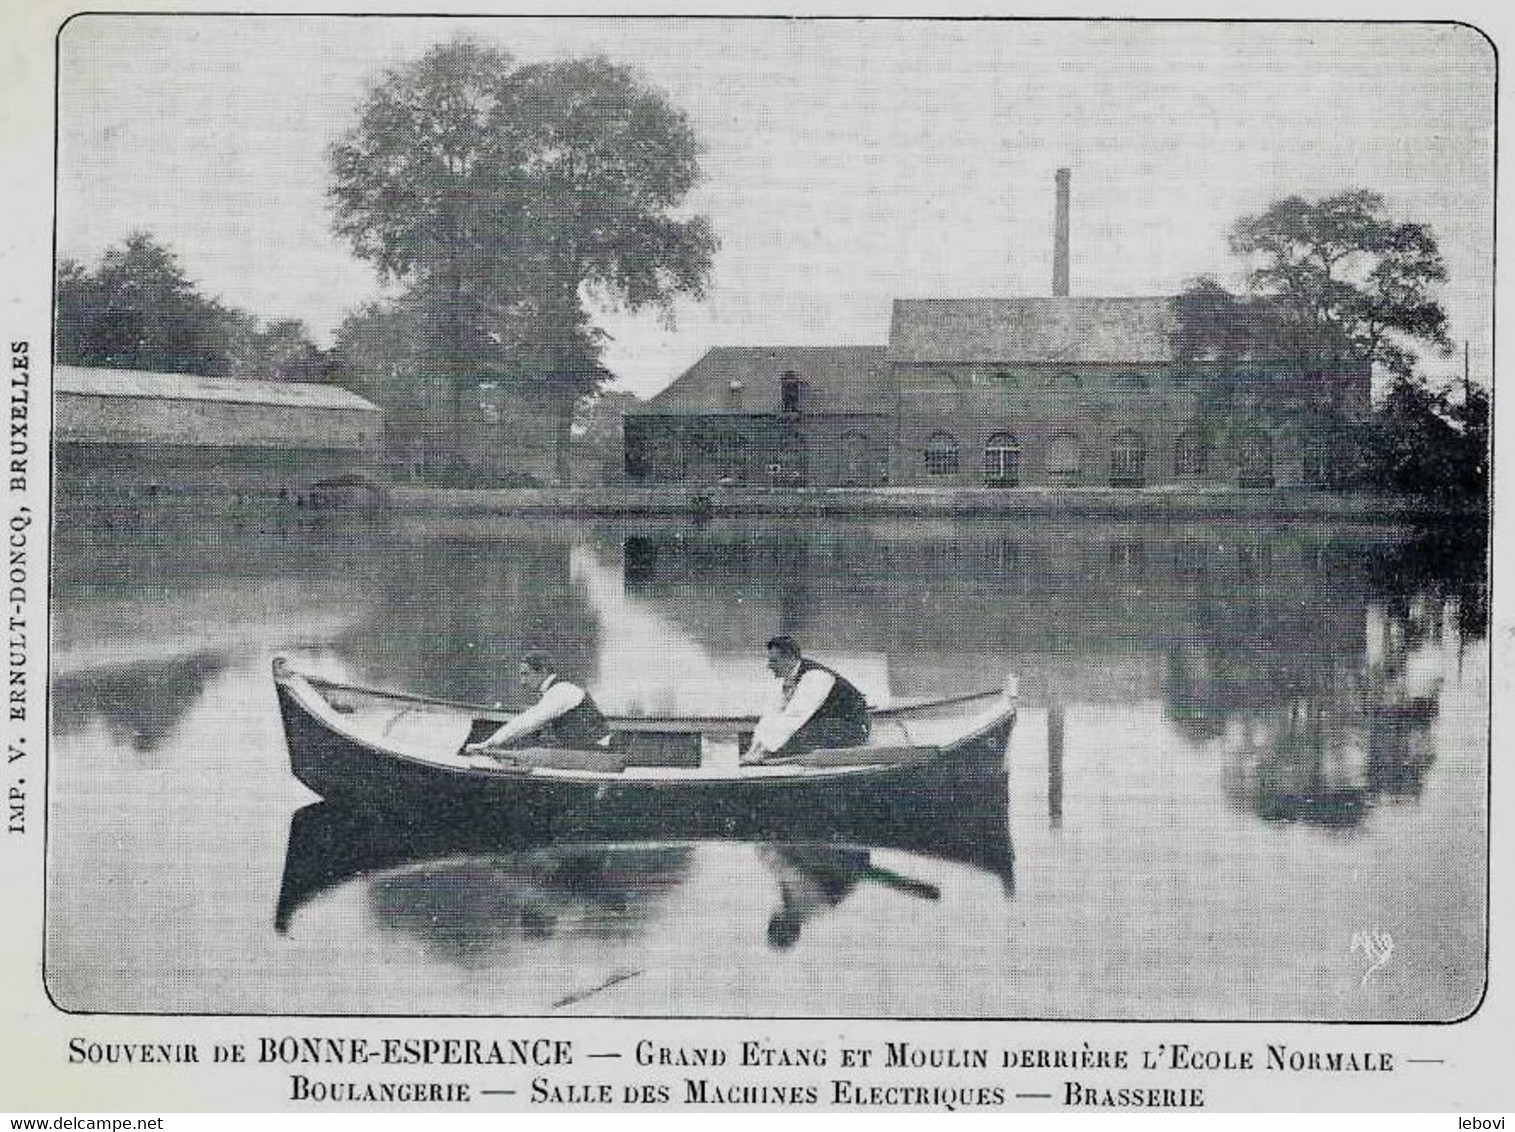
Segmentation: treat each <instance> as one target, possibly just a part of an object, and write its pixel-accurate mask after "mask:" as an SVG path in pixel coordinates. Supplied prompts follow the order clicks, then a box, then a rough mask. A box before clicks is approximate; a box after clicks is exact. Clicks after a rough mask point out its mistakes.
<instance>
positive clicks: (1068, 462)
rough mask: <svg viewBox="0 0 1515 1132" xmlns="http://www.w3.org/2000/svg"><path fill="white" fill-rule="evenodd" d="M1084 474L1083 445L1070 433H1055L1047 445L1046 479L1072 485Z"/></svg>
mask: <svg viewBox="0 0 1515 1132" xmlns="http://www.w3.org/2000/svg"><path fill="white" fill-rule="evenodd" d="M1083 473H1084V453H1083V445H1081V444H1080V443H1079V439H1078V435H1077V434H1076V433H1072V432H1055V433H1053V434H1052V437H1051V439H1050V440H1049V441H1048V444H1047V478H1048V479H1051V480H1056V481H1058V482H1060V483H1073V482H1075V481H1076V480H1078V478H1079V477H1080V476H1082V475H1083Z"/></svg>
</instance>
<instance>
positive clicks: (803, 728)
mask: <svg viewBox="0 0 1515 1132" xmlns="http://www.w3.org/2000/svg"><path fill="white" fill-rule="evenodd" d="M768 671H770V672H772V673H773V674H774V675H775V676H777V677H778V678H779V680H780V681H781V684H780V686H779V693H778V699H777V701H776V702H775V703H774V705H773V706H772V708H770V710H769V711H768V712H766V713H765V714H764V715H763V717H762V718H761V719H759V720H758V722H757V726H756V727H755V728H754V729H753V732H752V745H751V746H749V747H748V748H747V751H746V753H745V754H744V755H743V756H742V762H743V763H747V764H750V763H759V762H772V761H782V760H784V759H789V758H793V757H795V756H797V755H802V754H804V753H805V752H807V751H813V750H815V749H816V748H817V747H856V746H858V745H859V744H861V743H864V742H866V741H867V739H868V730H869V723H868V701H867V700H866V699H865V698H864V697H863V693H862V692H860V691H858V690H857V688H856V687H854V686H853V685H852V683H851V682H850V681H848V680H847V679H846V677H844V676H842V675H840V674H839V673H837V672H834V671H833V670H832V669H830V668H827V667H826V666H825V665H824V664H817V663H816V662H815V661H813V660H811V659H810V658H809V657H806V656H804V655H802V654H801V652H800V646H799V645H798V644H796V643H795V641H794V638H792V637H774V638H773V639H772V640H771V641H769V642H768Z"/></svg>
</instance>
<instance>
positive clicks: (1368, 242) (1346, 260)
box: [1230, 189, 1451, 376]
mask: <svg viewBox="0 0 1515 1132" xmlns="http://www.w3.org/2000/svg"><path fill="white" fill-rule="evenodd" d="M1385 208H1386V206H1385V202H1384V199H1383V197H1382V196H1380V195H1379V194H1378V193H1375V192H1371V191H1369V190H1367V189H1353V190H1351V191H1350V192H1345V193H1341V194H1338V195H1336V196H1331V197H1324V198H1322V199H1321V200H1318V201H1313V202H1312V201H1307V200H1305V199H1304V198H1302V197H1297V196H1290V197H1285V198H1284V199H1282V200H1278V201H1275V202H1273V204H1271V205H1269V206H1268V208H1267V209H1266V210H1265V211H1263V212H1261V213H1259V214H1258V215H1256V216H1244V217H1242V218H1241V219H1239V220H1238V221H1237V222H1236V223H1235V225H1234V226H1233V227H1232V229H1231V234H1230V246H1231V250H1232V252H1234V253H1235V254H1237V255H1239V256H1242V257H1244V258H1245V259H1246V260H1247V262H1248V264H1249V266H1250V270H1249V272H1248V276H1247V287H1248V291H1249V293H1250V295H1251V296H1252V297H1254V298H1256V299H1262V300H1265V301H1266V302H1267V303H1268V304H1269V305H1270V307H1271V309H1273V310H1274V311H1276V313H1277V316H1278V318H1279V319H1280V326H1281V329H1283V330H1284V331H1285V332H1286V333H1287V343H1286V344H1287V346H1288V348H1289V349H1290V350H1291V351H1293V352H1295V353H1299V352H1306V353H1308V354H1309V355H1312V356H1313V358H1314V359H1315V360H1316V361H1318V362H1321V363H1327V364H1329V363H1332V362H1336V361H1339V360H1342V359H1352V360H1366V361H1368V362H1369V363H1370V364H1372V365H1373V366H1375V367H1382V368H1383V369H1385V370H1387V371H1388V372H1389V373H1391V374H1395V375H1398V376H1408V375H1409V374H1410V373H1411V372H1413V370H1414V366H1415V361H1416V355H1415V352H1414V349H1413V344H1414V343H1417V342H1418V343H1423V344H1425V345H1427V346H1430V347H1431V348H1433V349H1435V350H1437V351H1440V352H1442V353H1444V354H1445V353H1450V352H1451V342H1450V341H1449V340H1448V338H1447V331H1446V324H1447V316H1446V312H1445V311H1444V310H1443V309H1442V307H1441V304H1440V303H1438V302H1437V301H1436V299H1435V297H1434V295H1433V288H1434V286H1435V285H1436V284H1438V283H1441V282H1444V281H1445V280H1446V277H1447V271H1446V265H1445V264H1444V263H1443V262H1442V258H1441V251H1440V249H1439V247H1438V246H1437V242H1436V237H1435V234H1434V233H1433V232H1432V231H1431V229H1430V227H1429V226H1428V225H1425V224H1418V223H1413V222H1408V221H1397V220H1392V219H1390V218H1389V217H1388V216H1387V215H1386V212H1385Z"/></svg>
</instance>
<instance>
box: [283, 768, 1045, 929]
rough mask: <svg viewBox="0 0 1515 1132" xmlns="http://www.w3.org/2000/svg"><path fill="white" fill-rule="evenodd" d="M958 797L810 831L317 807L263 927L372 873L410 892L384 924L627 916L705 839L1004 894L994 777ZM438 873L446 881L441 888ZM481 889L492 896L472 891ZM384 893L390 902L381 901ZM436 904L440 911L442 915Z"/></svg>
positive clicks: (293, 826)
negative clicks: (956, 867)
mask: <svg viewBox="0 0 1515 1132" xmlns="http://www.w3.org/2000/svg"><path fill="white" fill-rule="evenodd" d="M964 803H965V804H964V805H963V808H962V809H961V811H960V812H959V813H958V814H957V815H956V816H955V817H954V818H953V819H951V820H936V821H926V820H918V821H905V820H901V821H896V822H892V823H882V824H880V823H877V822H867V823H847V822H841V823H832V824H830V825H828V826H818V825H816V824H814V823H809V822H805V821H801V820H797V819H787V820H785V819H767V820H749V821H735V820H728V819H721V818H718V817H714V816H710V817H704V818H700V817H686V818H684V819H651V820H646V819H638V820H628V821H616V820H605V819H599V820H595V821H593V822H583V821H568V820H564V821H559V822H556V823H553V824H551V825H541V824H537V825H532V824H530V823H519V822H514V821H511V820H505V821H502V822H498V823H489V824H465V823H458V822H453V821H431V822H418V821H415V820H399V819H398V818H396V817H394V816H393V815H389V814H385V813H383V812H380V811H375V810H371V809H362V808H356V807H348V806H342V805H338V804H334V803H332V802H316V803H313V804H312V805H309V806H306V807H304V808H303V809H301V810H298V811H297V812H296V813H295V814H294V816H293V817H292V818H291V819H290V827H289V844H288V848H287V849H286V851H285V858H284V875H283V880H282V882H281V884H280V888H279V902H278V907H277V909H276V911H275V913H274V926H275V928H276V929H277V930H278V931H280V932H283V931H286V930H287V929H288V928H289V926H290V924H291V922H292V921H293V919H294V916H295V914H296V913H297V912H298V911H299V910H300V908H302V907H303V906H304V905H306V904H307V903H309V902H310V901H311V900H313V899H315V898H316V897H317V896H319V895H320V894H321V893H323V892H328V891H330V890H332V889H335V888H338V887H340V886H342V885H343V884H346V883H347V882H349V881H351V880H353V879H354V878H357V877H369V878H373V879H374V880H375V881H379V880H382V881H383V886H382V887H383V890H384V892H385V893H388V894H390V896H393V895H394V894H396V893H400V892H402V891H404V892H409V893H410V894H411V897H413V899H411V900H409V904H408V907H409V911H404V910H398V911H394V912H393V914H392V915H391V916H390V919H392V920H393V919H396V917H398V918H400V919H405V920H406V921H407V922H410V921H411V920H413V919H414V918H415V917H416V916H418V915H421V912H419V911H417V910H416V909H418V908H424V909H426V912H425V914H426V916H428V917H430V918H431V921H432V922H434V923H441V922H444V921H447V920H448V919H449V917H453V918H455V916H454V913H455V912H459V909H460V908H461V906H462V905H464V904H467V905H469V906H470V907H474V908H478V907H489V908H492V909H493V910H494V914H496V915H501V914H503V912H502V908H504V906H506V905H509V906H510V907H511V908H512V909H513V910H514V912H515V913H516V917H515V918H516V919H517V920H518V921H519V922H520V923H521V925H522V926H523V930H525V931H526V932H527V933H528V934H529V932H530V930H531V924H532V923H533V922H545V921H543V920H542V916H543V915H544V914H545V915H548V916H549V917H550V918H552V919H553V920H556V919H561V918H562V917H563V916H564V910H563V908H561V907H557V910H556V911H553V908H554V907H555V906H557V905H561V904H563V902H564V901H581V902H582V901H585V900H587V901H589V902H591V903H596V904H598V905H602V906H603V908H604V909H609V910H610V911H611V912H613V913H614V914H615V915H616V916H619V917H622V918H624V917H632V918H635V915H636V909H637V908H639V907H642V905H644V904H645V902H646V897H647V895H648V894H649V893H656V892H662V891H666V890H667V889H668V888H669V887H671V886H672V885H675V884H677V883H679V881H680V880H681V878H682V875H683V871H684V869H685V858H686V854H685V852H684V850H687V849H688V848H689V847H690V846H692V845H695V844H698V843H701V842H710V841H722V842H751V843H757V844H759V845H761V846H764V849H763V854H764V857H765V861H766V863H768V864H769V866H770V868H774V867H775V866H777V865H782V866H784V867H785V869H787V871H788V872H789V873H790V874H794V873H799V874H805V873H807V872H808V874H809V876H810V878H811V881H810V883H812V884H814V885H819V886H821V887H822V888H823V889H824V888H827V887H828V886H829V887H830V889H831V890H832V891H838V889H837V883H838V878H839V877H840V878H842V881H843V883H844V884H848V885H855V884H856V883H857V882H859V881H869V882H876V883H881V884H886V885H888V886H890V887H892V888H895V889H897V890H900V891H904V892H907V893H909V894H910V895H913V896H916V897H922V898H926V899H932V898H934V894H933V893H931V892H930V891H929V890H930V888H931V886H930V885H927V884H925V883H924V882H920V881H916V880H913V879H911V878H909V877H905V876H902V875H900V874H898V873H894V872H891V871H890V870H887V869H883V868H881V867H879V866H877V865H876V864H875V863H874V862H873V861H872V860H871V858H870V853H871V851H872V850H875V849H893V850H903V851H906V852H910V853H914V854H916V855H919V856H922V857H929V858H933V859H937V860H944V861H949V862H955V863H958V864H964V865H968V866H970V867H972V868H976V869H980V870H982V871H984V872H987V873H990V874H991V875H993V876H994V877H996V878H997V879H998V880H999V881H1000V883H1001V885H1002V886H1003V888H1004V891H1005V893H1006V895H1007V896H1010V895H1013V894H1014V891H1015V851H1014V848H1013V847H1012V845H1011V842H1010V824H1009V802H1008V794H1007V789H1006V785H1005V780H1004V779H1003V778H1000V779H999V780H998V781H997V782H992V783H989V784H987V785H986V786H985V787H984V788H983V789H982V790H981V791H980V792H979V794H978V796H977V797H976V798H974V799H971V800H967V799H965V800H964ZM849 874H850V875H849ZM439 877H442V878H444V879H443V880H441V881H440V883H439V882H438V878H439ZM781 887H782V886H781ZM795 887H796V889H798V887H799V886H798V885H796V886H795ZM483 890H487V892H488V893H489V895H487V896H481V891H483ZM849 891H850V887H849ZM842 895H845V893H842ZM798 899H802V898H801V897H796V900H798ZM381 901H382V903H383V904H384V905H385V906H386V907H388V906H390V905H393V907H394V908H395V909H399V908H400V905H399V903H396V901H395V900H392V899H389V898H388V897H381ZM438 902H441V903H444V904H447V906H448V907H447V909H439V907H438V906H437V905H438ZM453 905H458V906H459V907H458V908H454V907H453ZM533 908H536V909H537V910H536V911H533V910H532V909H533ZM506 918H507V919H509V917H506Z"/></svg>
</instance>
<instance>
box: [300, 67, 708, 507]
mask: <svg viewBox="0 0 1515 1132" xmlns="http://www.w3.org/2000/svg"><path fill="white" fill-rule="evenodd" d="M699 150H700V146H699V144H698V140H697V139H696V137H695V135H694V131H693V130H692V128H691V127H690V125H689V122H688V120H687V119H686V118H685V116H684V114H683V113H682V112H680V111H679V110H677V109H675V108H674V107H673V106H671V105H670V104H669V103H668V101H667V100H666V98H665V97H664V96H663V94H662V93H661V92H659V91H657V90H655V89H653V88H652V87H650V86H648V85H647V84H646V83H645V82H643V81H642V79H641V78H640V77H639V76H638V75H637V74H636V73H635V72H633V71H631V70H628V69H627V68H624V67H620V66H617V65H615V64H613V63H610V62H608V61H606V60H604V59H600V58H592V59H571V60H562V61H554V62H548V63H534V64H519V65H518V64H517V63H516V62H515V61H514V60H512V59H511V57H510V56H509V55H507V54H506V53H504V52H503V51H499V50H497V49H494V48H491V47H488V46H486V45H483V44H479V43H475V42H472V41H468V40H457V41H454V42H452V43H448V44H445V45H442V46H439V47H436V48H433V49H432V50H430V51H428V52H427V53H426V54H425V55H424V56H422V57H421V58H420V59H418V60H416V61H415V62H413V63H411V64H409V65H407V66H404V67H400V68H396V69H393V70H389V71H386V72H385V73H384V74H383V75H382V76H381V77H380V78H379V80H378V81H377V82H376V83H375V84H374V86H373V87H372V88H371V89H370V91H369V92H368V94H367V96H366V97H365V98H364V100H363V102H362V104H361V105H360V107H359V110H358V122H357V124H356V125H355V126H354V127H353V128H352V129H351V130H350V131H349V132H348V133H347V134H346V135H345V136H344V137H343V138H342V139H341V140H339V141H338V142H337V143H336V144H335V145H333V146H332V148H331V151H330V161H331V168H332V184H331V188H330V197H331V201H332V205H333V209H334V213H335V224H336V230H337V232H338V233H339V234H340V235H342V236H344V237H346V238H347V239H348V240H349V241H350V242H351V244H352V247H353V249H354V251H355V252H356V253H357V254H358V255H359V256H361V257H363V258H365V259H367V260H369V261H371V262H372V263H373V264H374V266H375V268H376V269H377V271H378V272H379V274H380V276H381V278H383V279H385V280H389V281H393V282H396V283H399V284H400V285H401V286H402V287H403V288H404V290H405V295H406V299H407V300H408V303H409V304H410V305H411V306H412V307H413V308H414V309H415V310H417V311H418V312H419V313H420V317H419V325H420V332H419V333H420V335H421V344H420V346H421V353H422V355H423V357H424V358H425V360H426V367H427V369H428V371H429V372H430V373H431V374H433V375H435V377H436V378H437V379H439V380H440V381H442V382H444V383H445V384H447V385H449V386H450V387H451V392H452V405H453V411H454V413H455V414H456V413H460V412H461V411H462V401H463V394H464V391H465V390H466V389H467V388H469V387H470V386H471V385H473V384H475V383H477V381H478V380H479V379H480V378H481V377H490V376H493V375H501V376H504V375H510V376H516V377H520V376H525V377H530V378H533V379H535V381H536V383H537V387H538V388H539V389H540V390H541V393H542V397H543V401H544V404H545V405H547V406H548V407H550V409H551V411H552V413H553V415H554V419H555V421H556V439H557V453H558V459H557V471H558V476H559V478H560V479H562V480H564V481H566V480H567V478H568V475H569V467H568V451H569V449H568V445H569V437H570V424H571V421H572V416H573V406H574V404H575V402H576V401H577V400H578V399H579V397H580V396H582V395H583V394H585V393H586V392H589V391H591V390H592V389H593V388H594V386H595V385H596V383H597V382H598V381H599V379H600V375H601V373H602V370H601V369H600V367H599V364H598V363H599V352H600V347H601V344H602V338H603V336H602V334H601V332H600V330H599V329H598V327H597V326H596V325H595V322H594V318H593V315H592V311H593V309H594V308H595V307H596V306H597V305H599V304H603V303H614V304H618V305H620V306H622V307H624V308H626V309H629V310H641V309H645V308H655V309H658V310H660V311H661V312H663V313H664V314H665V315H666V314H670V313H671V311H672V306H673V303H674V301H675V300H676V299H677V298H678V297H679V296H680V295H690V296H693V297H699V296H701V295H702V294H703V290H704V286H705V282H706V279H707V277H708V275H709V271H710V265H711V261H712V257H713V255H714V251H715V247H716V241H715V238H714V235H713V233H712V231H711V229H710V226H709V223H708V222H707V221H706V220H705V219H704V218H703V217H697V216H695V217H685V216H681V215H679V213H678V209H679V207H680V206H681V204H682V203H683V202H684V199H685V197H686V196H687V194H688V192H689V190H690V189H691V188H692V187H693V185H694V183H695V181H696V179H697V177H698V173H699V166H698V157H699Z"/></svg>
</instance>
